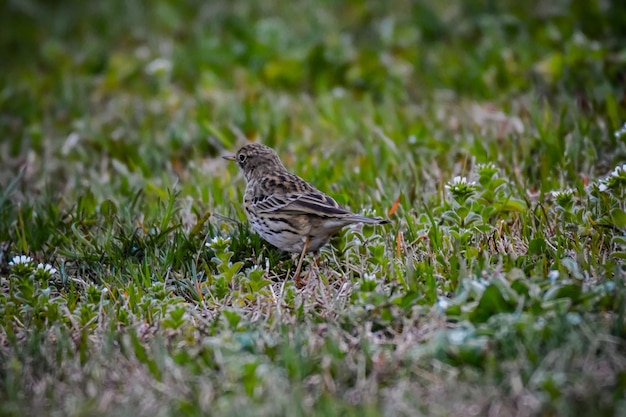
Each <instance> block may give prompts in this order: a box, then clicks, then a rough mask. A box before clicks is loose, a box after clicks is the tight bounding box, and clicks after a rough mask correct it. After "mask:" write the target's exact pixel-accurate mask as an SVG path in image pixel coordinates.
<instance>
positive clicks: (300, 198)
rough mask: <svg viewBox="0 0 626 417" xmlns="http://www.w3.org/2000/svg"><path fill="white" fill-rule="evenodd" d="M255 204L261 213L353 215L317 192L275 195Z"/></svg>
mask: <svg viewBox="0 0 626 417" xmlns="http://www.w3.org/2000/svg"><path fill="white" fill-rule="evenodd" d="M253 204H254V205H255V208H256V210H257V211H258V212H261V213H275V212H281V213H293V214H313V215H316V216H321V217H326V216H342V215H349V214H351V213H350V212H349V211H347V210H346V209H344V208H343V207H341V206H340V205H339V204H338V203H337V202H336V201H335V200H333V199H332V198H331V197H330V196H327V195H326V194H324V193H321V192H316V191H308V192H299V193H288V194H282V195H277V194H274V195H270V196H267V197H266V198H264V199H263V200H259V201H256V202H253Z"/></svg>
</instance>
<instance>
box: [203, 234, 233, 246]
mask: <svg viewBox="0 0 626 417" xmlns="http://www.w3.org/2000/svg"><path fill="white" fill-rule="evenodd" d="M229 243H230V237H221V236H214V237H213V239H211V241H210V242H207V243H205V244H204V246H206V247H207V248H213V247H216V246H227V245H228V244H229Z"/></svg>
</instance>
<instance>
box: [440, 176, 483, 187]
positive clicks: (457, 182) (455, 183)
mask: <svg viewBox="0 0 626 417" xmlns="http://www.w3.org/2000/svg"><path fill="white" fill-rule="evenodd" d="M474 184H476V183H475V182H474V181H468V180H467V178H465V177H460V176H456V177H454V178H452V180H450V181H448V182H447V183H446V185H445V187H446V189H448V190H451V189H454V188H457V187H464V186H473V185H474Z"/></svg>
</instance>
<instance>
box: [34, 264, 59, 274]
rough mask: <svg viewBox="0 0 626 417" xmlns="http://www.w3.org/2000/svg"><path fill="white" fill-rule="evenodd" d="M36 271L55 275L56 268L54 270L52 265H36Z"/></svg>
mask: <svg viewBox="0 0 626 417" xmlns="http://www.w3.org/2000/svg"><path fill="white" fill-rule="evenodd" d="M37 270H38V271H43V272H44V273H47V274H50V275H52V274H56V272H57V270H56V268H54V267H53V266H52V265H50V264H38V265H37Z"/></svg>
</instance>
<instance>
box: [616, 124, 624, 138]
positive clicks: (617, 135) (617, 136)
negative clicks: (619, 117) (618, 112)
mask: <svg viewBox="0 0 626 417" xmlns="http://www.w3.org/2000/svg"><path fill="white" fill-rule="evenodd" d="M624 134H626V123H624V124H623V125H622V127H621V129H619V130H618V131H617V132H615V137H616V138H618V139H619V138H621V137H622V136H623V135H624Z"/></svg>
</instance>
